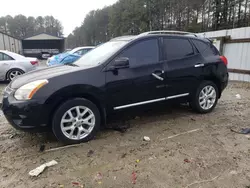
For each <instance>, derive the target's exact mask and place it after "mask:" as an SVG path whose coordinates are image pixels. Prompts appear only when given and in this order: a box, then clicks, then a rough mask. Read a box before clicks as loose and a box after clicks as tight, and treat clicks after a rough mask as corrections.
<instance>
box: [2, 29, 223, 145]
mask: <svg viewBox="0 0 250 188" xmlns="http://www.w3.org/2000/svg"><path fill="white" fill-rule="evenodd" d="M227 84H228V70H227V59H226V58H225V57H224V56H220V54H219V52H218V50H217V49H216V48H215V47H214V46H213V44H212V43H211V42H210V41H209V40H207V39H203V38H199V37H195V36H193V35H190V34H183V33H181V32H180V34H176V33H175V34H171V33H170V34H168V32H167V31H166V33H165V34H164V33H160V34H159V33H157V32H154V33H151V32H148V33H144V34H141V35H139V36H129V37H119V38H115V39H112V40H111V41H109V42H107V43H105V44H102V45H100V46H98V47H97V48H95V49H94V50H92V51H90V52H89V53H87V54H86V55H84V56H83V57H81V58H80V59H79V60H78V61H76V62H75V63H73V64H70V65H68V66H57V67H52V68H48V69H42V70H37V71H35V72H31V73H28V74H26V75H23V76H21V77H19V78H18V79H16V80H14V81H13V82H11V83H10V84H9V86H8V87H7V88H6V90H5V92H4V97H3V104H2V110H3V112H4V115H5V117H6V118H7V120H8V121H9V122H10V124H12V125H13V127H15V128H17V129H22V130H28V129H33V128H37V127H45V126H51V128H52V130H53V132H54V134H55V136H56V137H57V138H58V140H60V141H62V142H65V143H69V144H72V143H79V142H86V141H89V140H90V139H92V138H93V137H94V135H95V134H96V132H97V131H98V130H99V128H100V126H105V122H106V121H105V120H106V115H107V114H109V113H111V112H113V111H119V110H123V109H126V108H133V107H136V106H142V105H147V104H151V103H159V102H164V101H176V102H189V103H190V105H191V107H192V108H193V109H194V110H195V111H197V112H199V113H208V112H211V111H212V110H213V109H214V108H215V106H216V104H217V101H218V99H219V98H220V97H221V94H222V91H223V90H224V89H225V87H226V86H227Z"/></svg>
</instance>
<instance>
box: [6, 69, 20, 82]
mask: <svg viewBox="0 0 250 188" xmlns="http://www.w3.org/2000/svg"><path fill="white" fill-rule="evenodd" d="M15 71H18V72H20V73H21V75H22V74H24V71H23V70H21V69H11V70H9V71H8V72H7V74H6V80H8V81H12V79H11V73H13V72H15Z"/></svg>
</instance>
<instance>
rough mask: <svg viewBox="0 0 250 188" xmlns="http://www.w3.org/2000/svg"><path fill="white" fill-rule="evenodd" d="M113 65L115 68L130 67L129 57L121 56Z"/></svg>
mask: <svg viewBox="0 0 250 188" xmlns="http://www.w3.org/2000/svg"><path fill="white" fill-rule="evenodd" d="M113 67H114V68H115V69H124V68H128V67H129V58H127V57H120V58H118V59H116V60H115V63H114V64H113Z"/></svg>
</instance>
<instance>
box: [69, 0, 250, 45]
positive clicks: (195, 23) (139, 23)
mask: <svg viewBox="0 0 250 188" xmlns="http://www.w3.org/2000/svg"><path fill="white" fill-rule="evenodd" d="M249 1H250V0H119V1H118V2H117V3H115V4H114V5H112V6H109V7H105V8H103V9H99V10H93V11H91V12H89V14H88V15H87V16H86V17H85V19H84V21H83V23H82V25H81V26H80V27H77V28H75V29H74V31H73V32H72V33H71V34H70V35H69V36H68V38H67V47H68V48H73V47H76V46H84V45H97V44H99V43H103V42H105V41H107V40H109V39H111V38H113V37H116V36H121V35H136V34H139V33H142V32H145V31H149V30H181V31H189V32H204V31H211V30H220V29H230V28H236V27H245V26H249V25H250V2H249Z"/></svg>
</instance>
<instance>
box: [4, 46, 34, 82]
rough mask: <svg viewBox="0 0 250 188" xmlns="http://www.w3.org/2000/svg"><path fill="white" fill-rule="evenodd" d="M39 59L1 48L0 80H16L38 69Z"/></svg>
mask: <svg viewBox="0 0 250 188" xmlns="http://www.w3.org/2000/svg"><path fill="white" fill-rule="evenodd" d="M37 66H38V60H37V59H36V58H29V57H24V56H22V55H19V54H16V53H13V52H9V51H5V50H0V80H1V81H5V80H9V81H12V80H14V79H15V78H16V77H17V76H20V75H22V74H24V73H26V72H29V71H32V70H34V69H36V67H37Z"/></svg>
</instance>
